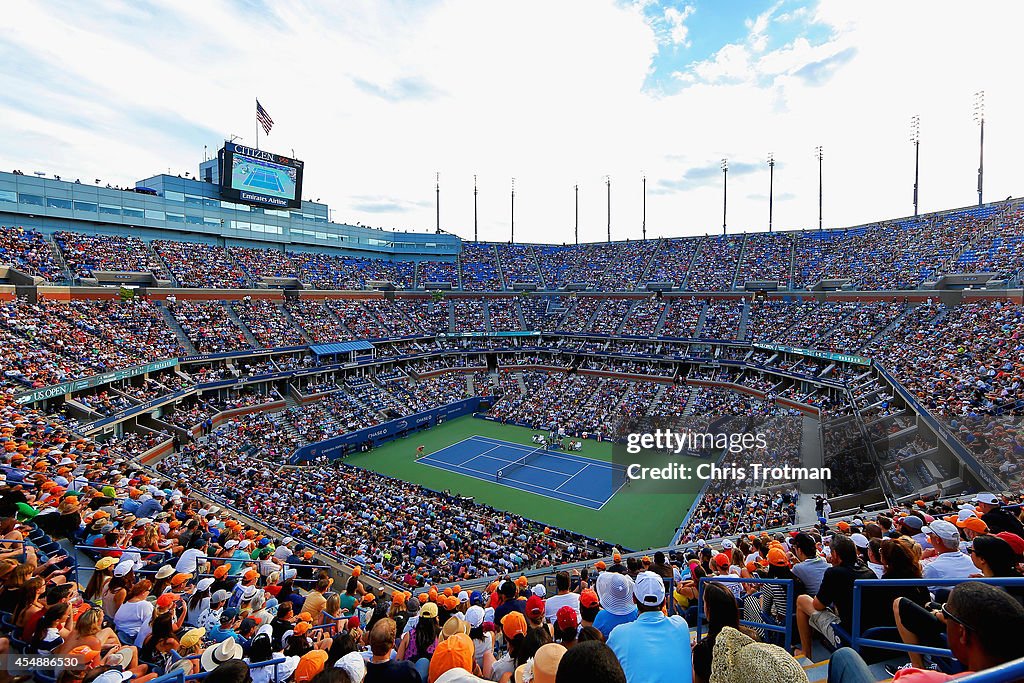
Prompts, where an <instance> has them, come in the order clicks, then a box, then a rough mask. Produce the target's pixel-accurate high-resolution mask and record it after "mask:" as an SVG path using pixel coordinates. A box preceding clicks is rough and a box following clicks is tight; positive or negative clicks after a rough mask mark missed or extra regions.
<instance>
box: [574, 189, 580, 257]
mask: <svg viewBox="0 0 1024 683" xmlns="http://www.w3.org/2000/svg"><path fill="white" fill-rule="evenodd" d="M573 187H574V189H575V190H576V222H575V224H574V228H573V233H574V234H575V236H576V244H579V243H580V186H579V185H574V186H573Z"/></svg>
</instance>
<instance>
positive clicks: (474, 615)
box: [466, 605, 484, 628]
mask: <svg viewBox="0 0 1024 683" xmlns="http://www.w3.org/2000/svg"><path fill="white" fill-rule="evenodd" d="M466 623H467V624H469V625H470V627H471V628H476V627H477V626H480V625H482V624H483V623H484V608H483V607H481V606H480V605H473V606H472V607H470V608H469V609H467V610H466Z"/></svg>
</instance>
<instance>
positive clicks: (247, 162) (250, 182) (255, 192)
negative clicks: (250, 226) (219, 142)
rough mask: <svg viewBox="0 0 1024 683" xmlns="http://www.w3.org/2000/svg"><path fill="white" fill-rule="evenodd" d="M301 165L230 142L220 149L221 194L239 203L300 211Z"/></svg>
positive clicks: (292, 160)
mask: <svg viewBox="0 0 1024 683" xmlns="http://www.w3.org/2000/svg"><path fill="white" fill-rule="evenodd" d="M302 166H303V164H302V162H301V161H299V160H297V159H290V158H288V157H283V156H280V155H278V154H274V153H272V152H264V151H262V150H258V149H253V148H252V147H245V146H244V145H236V144H234V143H231V142H228V143H225V144H224V149H223V150H221V164H220V178H221V195H222V196H223V197H225V198H227V199H232V200H234V201H237V202H242V203H251V204H260V205H265V206H278V207H288V208H298V207H299V206H300V205H301V203H302Z"/></svg>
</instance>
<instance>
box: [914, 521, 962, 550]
mask: <svg viewBox="0 0 1024 683" xmlns="http://www.w3.org/2000/svg"><path fill="white" fill-rule="evenodd" d="M921 531H923V532H925V533H926V534H935V535H936V536H937V537H939V538H940V539H941V540H942V541H943V542H944V543H945V544H946V546H947V547H949V548H952V547H954V546H959V545H960V531H959V530H958V529H957V528H956V525H955V524H952V523H951V522H947V521H946V520H944V519H936V520H935V521H934V522H932V523H931V524H929V525H928V526H925V527H922V528H921Z"/></svg>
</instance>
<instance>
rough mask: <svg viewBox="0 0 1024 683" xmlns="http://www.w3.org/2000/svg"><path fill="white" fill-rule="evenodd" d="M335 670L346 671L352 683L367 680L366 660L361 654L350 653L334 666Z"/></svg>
mask: <svg viewBox="0 0 1024 683" xmlns="http://www.w3.org/2000/svg"><path fill="white" fill-rule="evenodd" d="M334 668H335V669H344V671H345V672H346V673H347V674H348V680H350V681H361V680H363V679H364V678H366V660H365V659H363V655H362V653H360V652H349V653H348V654H347V655H345V656H344V657H342V658H341V659H339V660H338V661H337V662H336V663H335V664H334Z"/></svg>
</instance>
